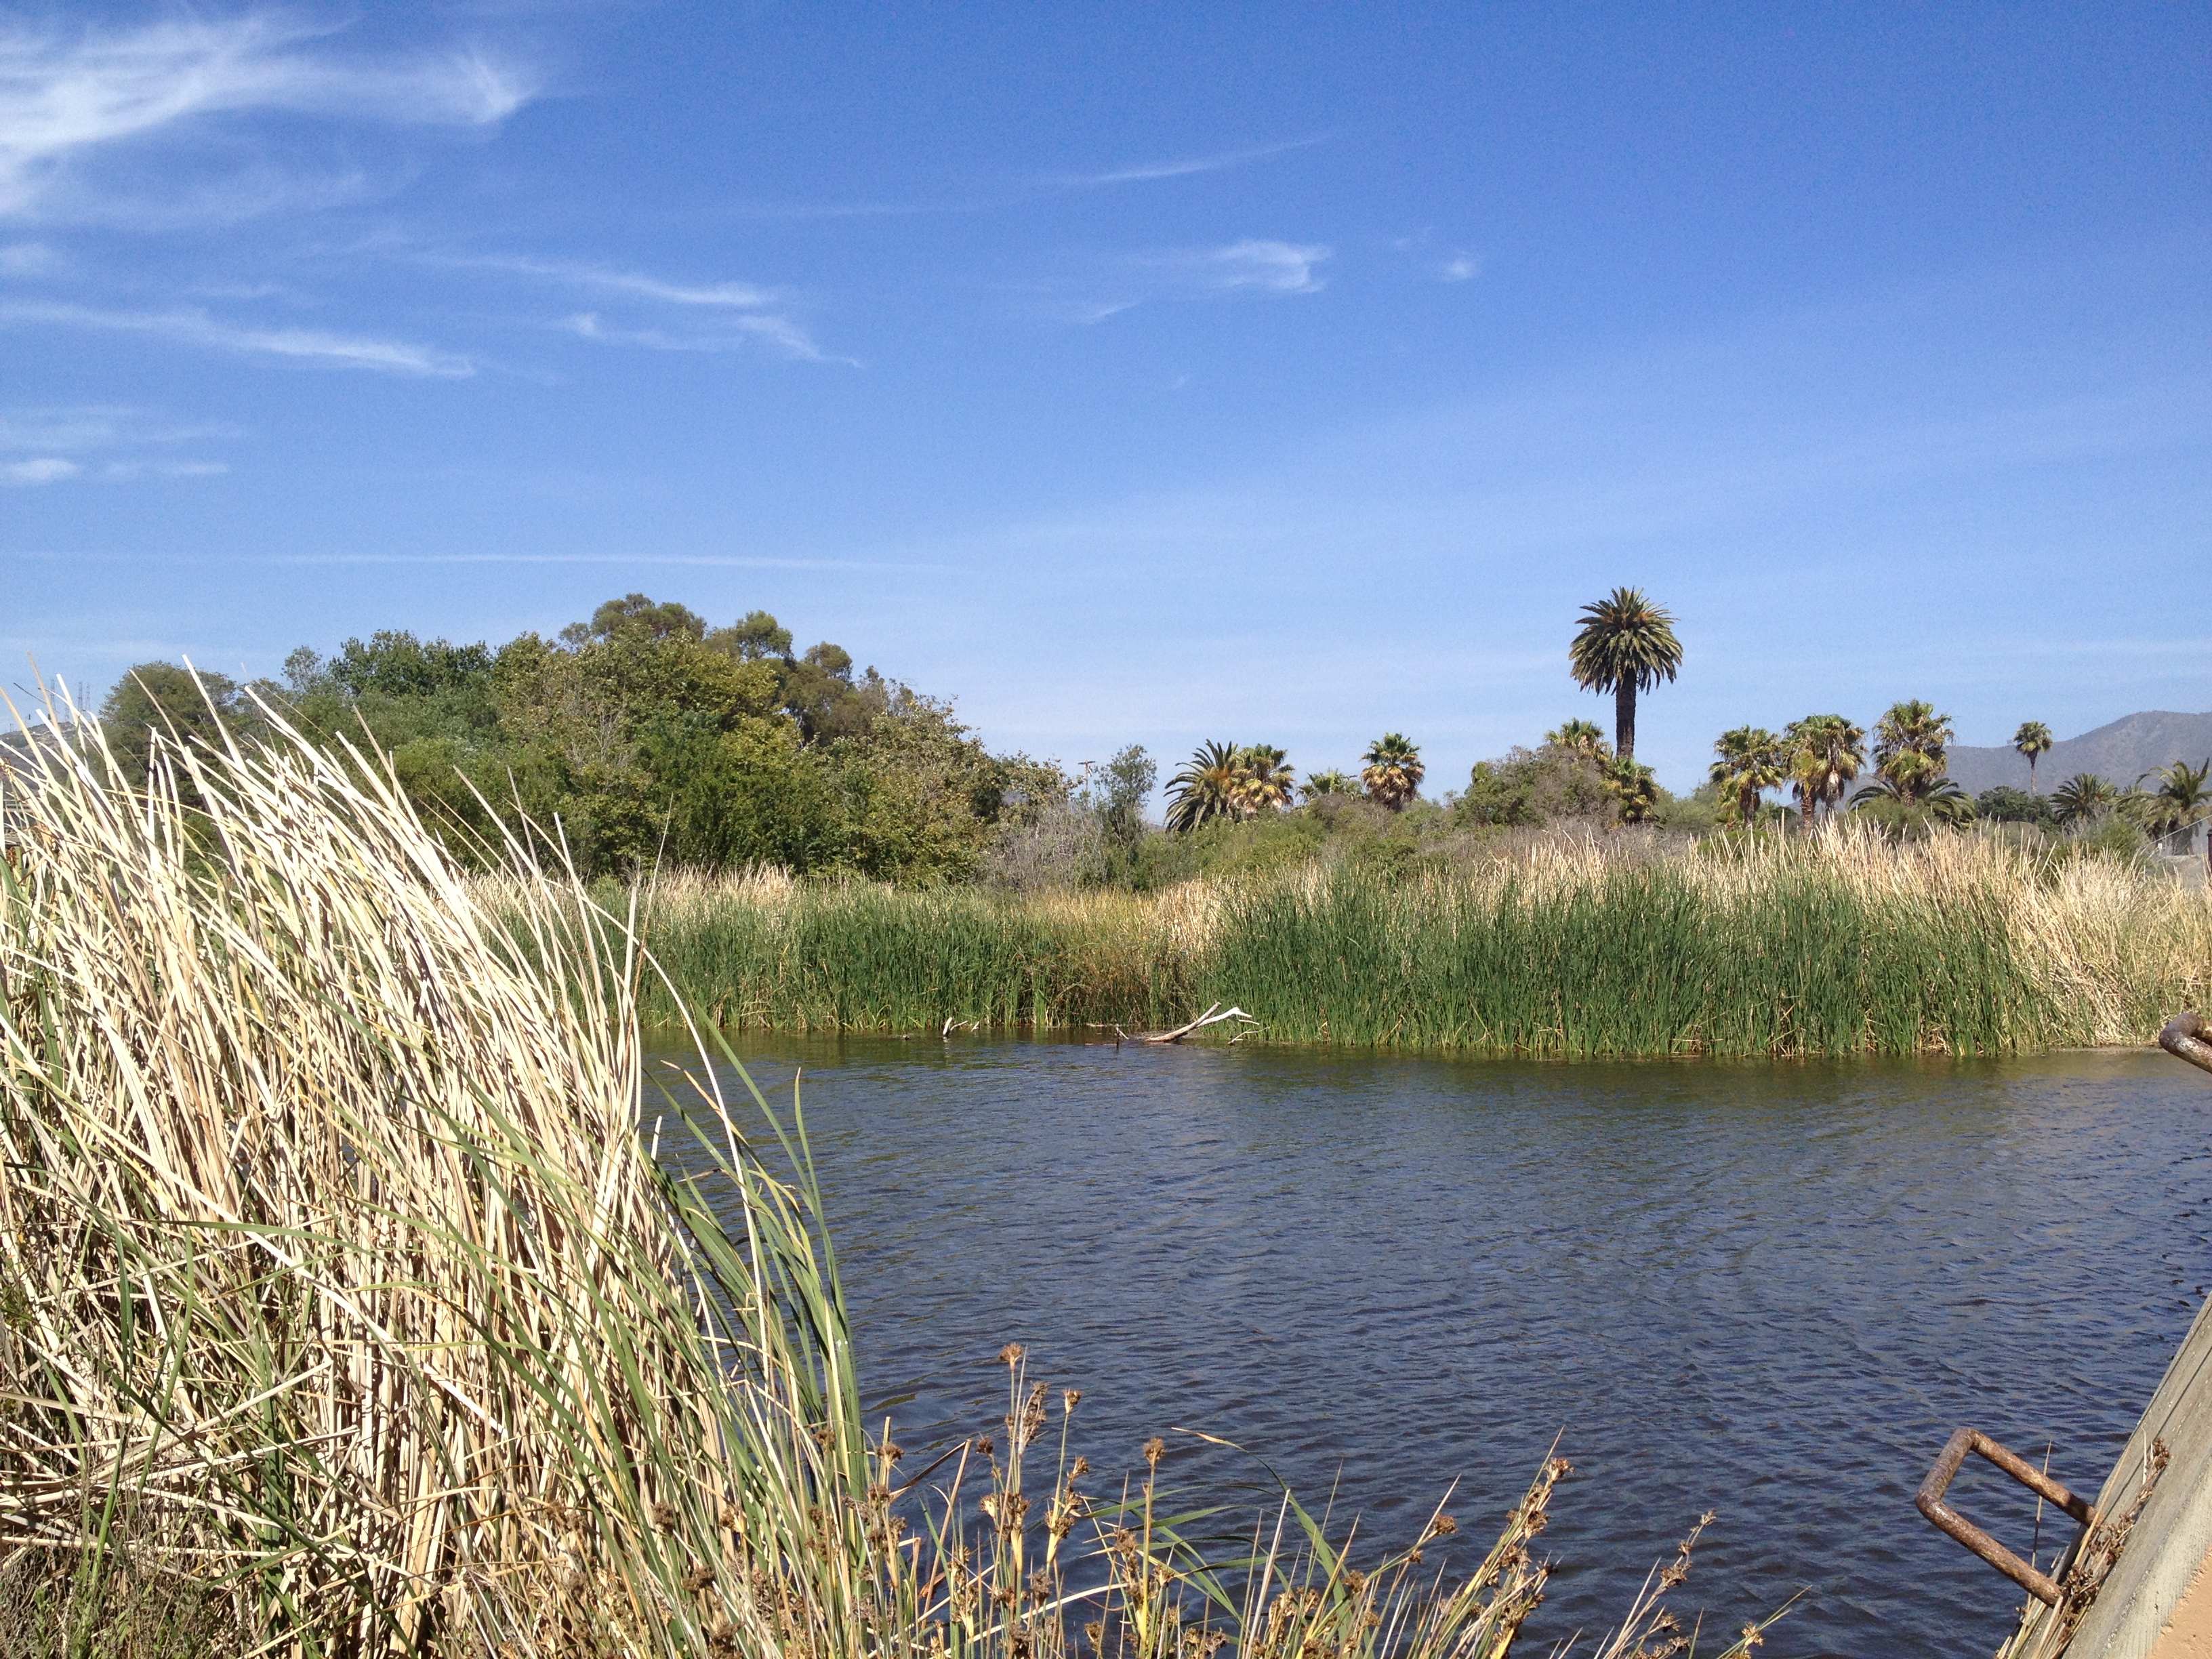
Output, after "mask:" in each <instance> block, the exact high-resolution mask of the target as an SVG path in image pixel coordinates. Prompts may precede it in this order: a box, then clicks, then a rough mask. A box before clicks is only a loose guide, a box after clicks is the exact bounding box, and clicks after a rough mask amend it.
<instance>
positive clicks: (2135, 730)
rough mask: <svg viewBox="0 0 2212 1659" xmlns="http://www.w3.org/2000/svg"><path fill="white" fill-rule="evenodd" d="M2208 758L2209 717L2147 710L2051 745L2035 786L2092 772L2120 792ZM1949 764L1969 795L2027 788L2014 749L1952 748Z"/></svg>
mask: <svg viewBox="0 0 2212 1659" xmlns="http://www.w3.org/2000/svg"><path fill="white" fill-rule="evenodd" d="M2208 756H2212V714H2174V713H2172V711H2170V710H2167V709H2163V708H2147V709H2144V710H2142V711H2141V712H2139V713H2137V714H2123V715H2121V716H2120V718H2119V719H2118V720H2113V721H2112V722H2110V723H2109V724H2107V725H2104V726H2099V727H2098V728H2097V729H2096V730H2095V731H2093V732H2083V733H2082V734H2081V736H2080V737H2078V738H2066V739H2064V740H2063V742H2059V743H2055V744H2051V750H2050V752H2049V753H2048V754H2046V755H2044V756H2043V757H2040V758H2039V760H2037V762H2036V763H2035V783H2036V787H2038V788H2039V789H2041V790H2042V791H2043V792H2044V793H2045V794H2048V793H2050V792H2051V790H2052V789H2054V788H2056V787H2057V786H2058V785H2059V784H2061V783H2063V782H2064V781H2066V780H2067V779H2068V778H2070V777H2072V776H2073V775H2075V773H2076V772H2093V773H2095V774H2096V775H2098V776H2099V777H2100V778H2106V779H2109V780H2110V781H2112V782H2113V783H2116V784H2118V786H2119V787H2121V788H2123V789H2124V788H2126V787H2128V786H2129V785H2130V784H2131V783H2133V782H2134V781H2136V779H2137V778H2139V777H2141V776H2142V775H2143V774H2144V773H2146V772H2148V771H2152V770H2154V769H2157V768H2159V767H2161V766H2171V765H2172V764H2173V763H2174V762H2176V761H2188V762H2190V763H2191V764H2194V763H2197V762H2198V761H2201V760H2203V759H2205V758H2206V757H2208ZM1950 763H1951V775H1952V776H1953V777H1954V778H1955V779H1956V780H1958V784H1959V787H1960V788H1961V789H1963V790H1965V791H1966V793H1968V794H1970V795H1977V794H1979V793H1981V792H1982V791H1983V790H1984V789H1994V788H1995V787H1996V786H1997V785H1999V784H2008V785H2010V786H2011V787H2013V788H2015V789H2025V788H2027V761H2026V760H2025V759H2024V758H2022V757H2021V754H2020V751H2019V750H2015V749H2012V748H2008V747H2000V748H1994V749H1984V748H1979V747H1977V746H1975V745H1972V744H1954V745H1952V748H1951V751H1950Z"/></svg>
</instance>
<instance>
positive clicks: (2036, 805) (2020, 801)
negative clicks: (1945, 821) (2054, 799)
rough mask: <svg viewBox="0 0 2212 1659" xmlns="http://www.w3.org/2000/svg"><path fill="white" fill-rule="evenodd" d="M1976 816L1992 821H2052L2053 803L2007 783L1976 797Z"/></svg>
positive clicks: (1985, 790) (1984, 791) (2044, 822)
mask: <svg viewBox="0 0 2212 1659" xmlns="http://www.w3.org/2000/svg"><path fill="white" fill-rule="evenodd" d="M1974 816H1975V817H1978V818H1984V819H1986V820H1987V821H1988V822H1990V823H2042V824H2047V823H2051V821H2052V820H2051V803H2050V801H2048V800H2047V799H2045V798H2044V797H2043V796H2041V795H2033V794H2030V793H2028V792H2027V790H2025V789H2015V788H2012V787H2009V786H2008V785H2005V784H2002V783H2001V784H1998V785H1996V787H1994V788H1990V789H1984V790H1983V791H1982V793H1980V794H1978V795H1977V796H1975V797H1974Z"/></svg>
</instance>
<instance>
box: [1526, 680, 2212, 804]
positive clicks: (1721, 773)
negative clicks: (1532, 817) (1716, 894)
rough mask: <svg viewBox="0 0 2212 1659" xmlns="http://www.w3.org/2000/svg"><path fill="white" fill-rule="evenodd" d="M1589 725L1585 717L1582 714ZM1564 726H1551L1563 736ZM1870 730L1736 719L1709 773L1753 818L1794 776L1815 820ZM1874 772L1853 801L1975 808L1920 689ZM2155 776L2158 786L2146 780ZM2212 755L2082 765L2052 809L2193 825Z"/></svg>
mask: <svg viewBox="0 0 2212 1659" xmlns="http://www.w3.org/2000/svg"><path fill="white" fill-rule="evenodd" d="M1581 724H1583V725H1587V724H1588V722H1586V721H1585V722H1581ZM1558 735H1559V734H1557V733H1555V734H1553V736H1554V737H1555V738H1556V737H1557V736H1558ZM1866 736H1867V734H1866V732H1865V731H1864V729H1863V728H1862V727H1860V726H1854V725H1852V724H1851V722H1850V720H1846V719H1845V718H1844V716H1843V715H1841V714H1808V715H1807V716H1806V717H1805V718H1804V719H1803V720H1796V721H1793V722H1792V723H1791V724H1790V725H1789V726H1785V727H1784V729H1783V731H1782V732H1781V733H1780V734H1779V735H1777V734H1776V733H1774V732H1770V731H1768V730H1766V729H1765V727H1764V726H1737V727H1736V728H1735V730H1734V731H1732V732H1722V733H1721V735H1720V738H1718V740H1717V742H1715V744H1713V750H1714V753H1715V754H1716V755H1717V757H1718V758H1717V759H1716V760H1715V761H1714V762H1713V763H1712V767H1711V772H1710V774H1709V775H1710V776H1711V780H1712V781H1713V784H1714V785H1715V787H1717V788H1718V789H1719V790H1720V792H1721V793H1722V794H1723V795H1724V796H1727V797H1729V798H1730V799H1732V800H1733V802H1734V804H1735V810H1736V811H1737V812H1738V813H1739V814H1741V817H1742V818H1743V821H1744V823H1746V824H1747V825H1748V824H1749V823H1751V822H1752V820H1753V817H1755V816H1756V815H1757V813H1758V811H1759V798H1760V796H1761V795H1762V794H1764V793H1765V791H1767V790H1769V789H1774V788H1778V787H1781V786H1782V785H1784V784H1785V783H1786V784H1788V785H1789V786H1790V793H1792V794H1793V795H1795V796H1796V801H1797V810H1798V811H1799V813H1800V814H1801V816H1802V818H1803V820H1804V822H1805V824H1806V826H1807V827H1808V829H1809V828H1810V827H1811V825H1812V823H1813V817H1814V813H1815V811H1818V809H1819V808H1820V807H1821V806H1823V805H1825V806H1826V807H1827V808H1828V809H1829V811H1835V810H1836V808H1837V806H1838V805H1839V804H1840V803H1842V801H1843V799H1844V792H1845V791H1846V790H1847V789H1849V788H1850V785H1851V784H1852V783H1853V782H1854V781H1857V777H1858V775H1859V774H1860V772H1861V771H1862V770H1863V769H1865V767H1866V764H1867V761H1868V753H1867V750H1866V746H1865V744H1866ZM1874 738H1875V742H1874V750H1873V762H1874V769H1875V775H1874V778H1873V780H1872V781H1870V782H1869V783H1867V784H1866V785H1864V786H1863V787H1861V788H1860V789H1858V790H1857V791H1856V792H1855V793H1852V794H1851V796H1850V805H1852V806H1854V807H1858V806H1863V805H1871V804H1873V803H1875V802H1887V803H1889V804H1891V805H1897V806H1905V807H1919V808H1923V809H1925V810H1926V811H1927V812H1928V813H1929V816H1931V817H1936V818H1937V819H1939V820H1942V821H1944V822H1947V823H1965V822H1966V821H1967V820H1968V819H1970V818H1972V817H1973V816H1974V803H1973V800H1972V798H1971V797H1969V796H1968V795H1967V793H1966V791H1965V790H1963V789H1961V788H1960V787H1959V786H1958V784H1957V783H1956V782H1955V781H1954V780H1952V779H1951V778H1949V777H1948V776H1947V775H1945V767H1946V764H1947V758H1946V757H1947V754H1948V749H1949V747H1950V743H1951V717H1950V716H1949V715H1948V714H1938V713H1937V712H1936V709H1935V708H1934V706H1933V705H1932V704H1929V703H1928V702H1923V701H1922V700H1921V699H1919V698H1917V697H1914V698H1910V699H1908V700H1906V701H1905V702H1898V703H1893V704H1891V705H1890V708H1889V712H1888V713H1887V714H1884V715H1883V716H1882V717H1881V720H1880V721H1879V722H1878V723H1877V724H1876V725H1875V730H1874ZM2051 744H2052V739H2051V728H2050V727H2049V726H2045V724H2044V723H2043V722H2042V721H2041V720H2027V721H2023V722H2022V723H2021V727H2020V729H2019V730H2018V731H2017V732H2014V733H2013V741H2012V746H2013V747H2014V748H2015V749H2016V750H2019V751H2020V752H2021V754H2022V755H2023V756H2025V757H2027V775H2028V787H2029V788H2030V789H2031V790H2033V787H2034V784H2035V763H2036V760H2037V758H2038V757H2039V756H2042V755H2045V754H2047V753H2049V752H2050V750H2051ZM2153 778H2155V779H2157V780H2158V787H2156V788H2154V789H2148V790H2147V789H2145V788H2144V787H2142V786H2143V784H2144V783H2145V781H2148V780H2149V779H2153ZM2208 784H2212V760H2208V761H2207V762H2205V763H2202V764H2199V765H2197V766H2191V765H2190V764H2189V763H2186V762H2185V761H2176V762H2175V763H2173V764H2172V765H2171V766H2165V767H2160V768H2159V769H2157V770H2156V771H2154V772H2146V773H2144V774H2143V775H2142V777H2139V778H2137V779H2136V781H2135V783H2134V785H2133V786H2132V787H2130V788H2127V789H2121V788H2119V787H2117V786H2115V785H2113V784H2112V783H2111V782H2108V781H2106V780H2105V779H2103V778H2100V777H2098V776H2097V775H2094V774H2093V773H2088V772H2081V773H2077V774H2075V775H2074V776H2073V777H2070V778H2069V779H2067V780H2066V781H2065V782H2063V783H2062V784H2060V785H2059V786H2058V787H2057V788H2056V789H2054V790H2053V791H2051V816H2052V817H2054V818H2056V819H2057V822H2058V823H2062V824H2068V825H2073V824H2079V823H2086V822H2087V821H2089V820H2091V819H2093V818H2095V817H2100V816H2101V815H2103V814H2105V813H2108V812H2110V813H2117V814H2118V815H2119V816H2121V817H2124V818H2125V819H2126V820H2127V821H2128V822H2130V823H2133V824H2135V825H2136V827H2137V828H2138V829H2142V830H2143V831H2144V832H2145V833H2146V834H2149V835H2154V836H2162V835H2170V834H2172V832H2173V831H2175V830H2177V829H2185V828H2187V827H2188V826H2189V825H2191V824H2193V823H2196V822H2197V820H2198V819H2199V818H2202V817H2204V816H2205V815H2206V812H2207V810H2208V808H2212V787H2208Z"/></svg>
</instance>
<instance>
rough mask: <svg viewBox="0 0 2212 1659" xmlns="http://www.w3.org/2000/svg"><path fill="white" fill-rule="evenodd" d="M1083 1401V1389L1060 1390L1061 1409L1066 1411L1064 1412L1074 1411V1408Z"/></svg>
mask: <svg viewBox="0 0 2212 1659" xmlns="http://www.w3.org/2000/svg"><path fill="white" fill-rule="evenodd" d="M1082 1403H1083V1390H1082V1389H1061V1390H1060V1410H1062V1411H1064V1412H1073V1410H1074V1409H1075V1408H1076V1407H1078V1406H1079V1405H1081V1404H1082Z"/></svg>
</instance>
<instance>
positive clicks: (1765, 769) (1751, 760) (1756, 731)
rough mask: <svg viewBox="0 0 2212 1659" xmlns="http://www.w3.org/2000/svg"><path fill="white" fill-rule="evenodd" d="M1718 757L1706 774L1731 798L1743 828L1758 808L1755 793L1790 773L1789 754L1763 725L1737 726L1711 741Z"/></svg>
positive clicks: (1774, 783)
mask: <svg viewBox="0 0 2212 1659" xmlns="http://www.w3.org/2000/svg"><path fill="white" fill-rule="evenodd" d="M1713 752H1714V753H1715V754H1717V755H1718V756H1719V757H1720V758H1719V759H1718V760H1717V761H1715V762H1714V763H1713V764H1712V769H1711V774H1710V775H1711V778H1712V781H1713V783H1714V785H1715V787H1717V788H1718V789H1719V790H1720V791H1721V793H1723V794H1726V795H1733V796H1735V805H1736V811H1739V812H1741V813H1742V814H1743V823H1744V828H1746V829H1749V828H1750V827H1751V821H1752V818H1753V815H1754V814H1756V813H1757V811H1759V795H1760V794H1761V793H1763V792H1765V791H1766V790H1769V789H1771V788H1773V787H1775V786H1776V785H1777V784H1778V783H1780V782H1781V781H1783V780H1784V778H1786V777H1788V776H1789V775H1790V772H1789V756H1788V754H1787V752H1786V751H1785V750H1784V748H1783V744H1782V739H1781V738H1778V737H1776V736H1775V735H1774V733H1773V732H1770V731H1768V730H1767V729H1766V728H1765V726H1737V727H1736V728H1735V730H1734V731H1733V732H1722V733H1721V735H1720V737H1719V738H1718V739H1717V741H1716V742H1715V743H1714V744H1713Z"/></svg>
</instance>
